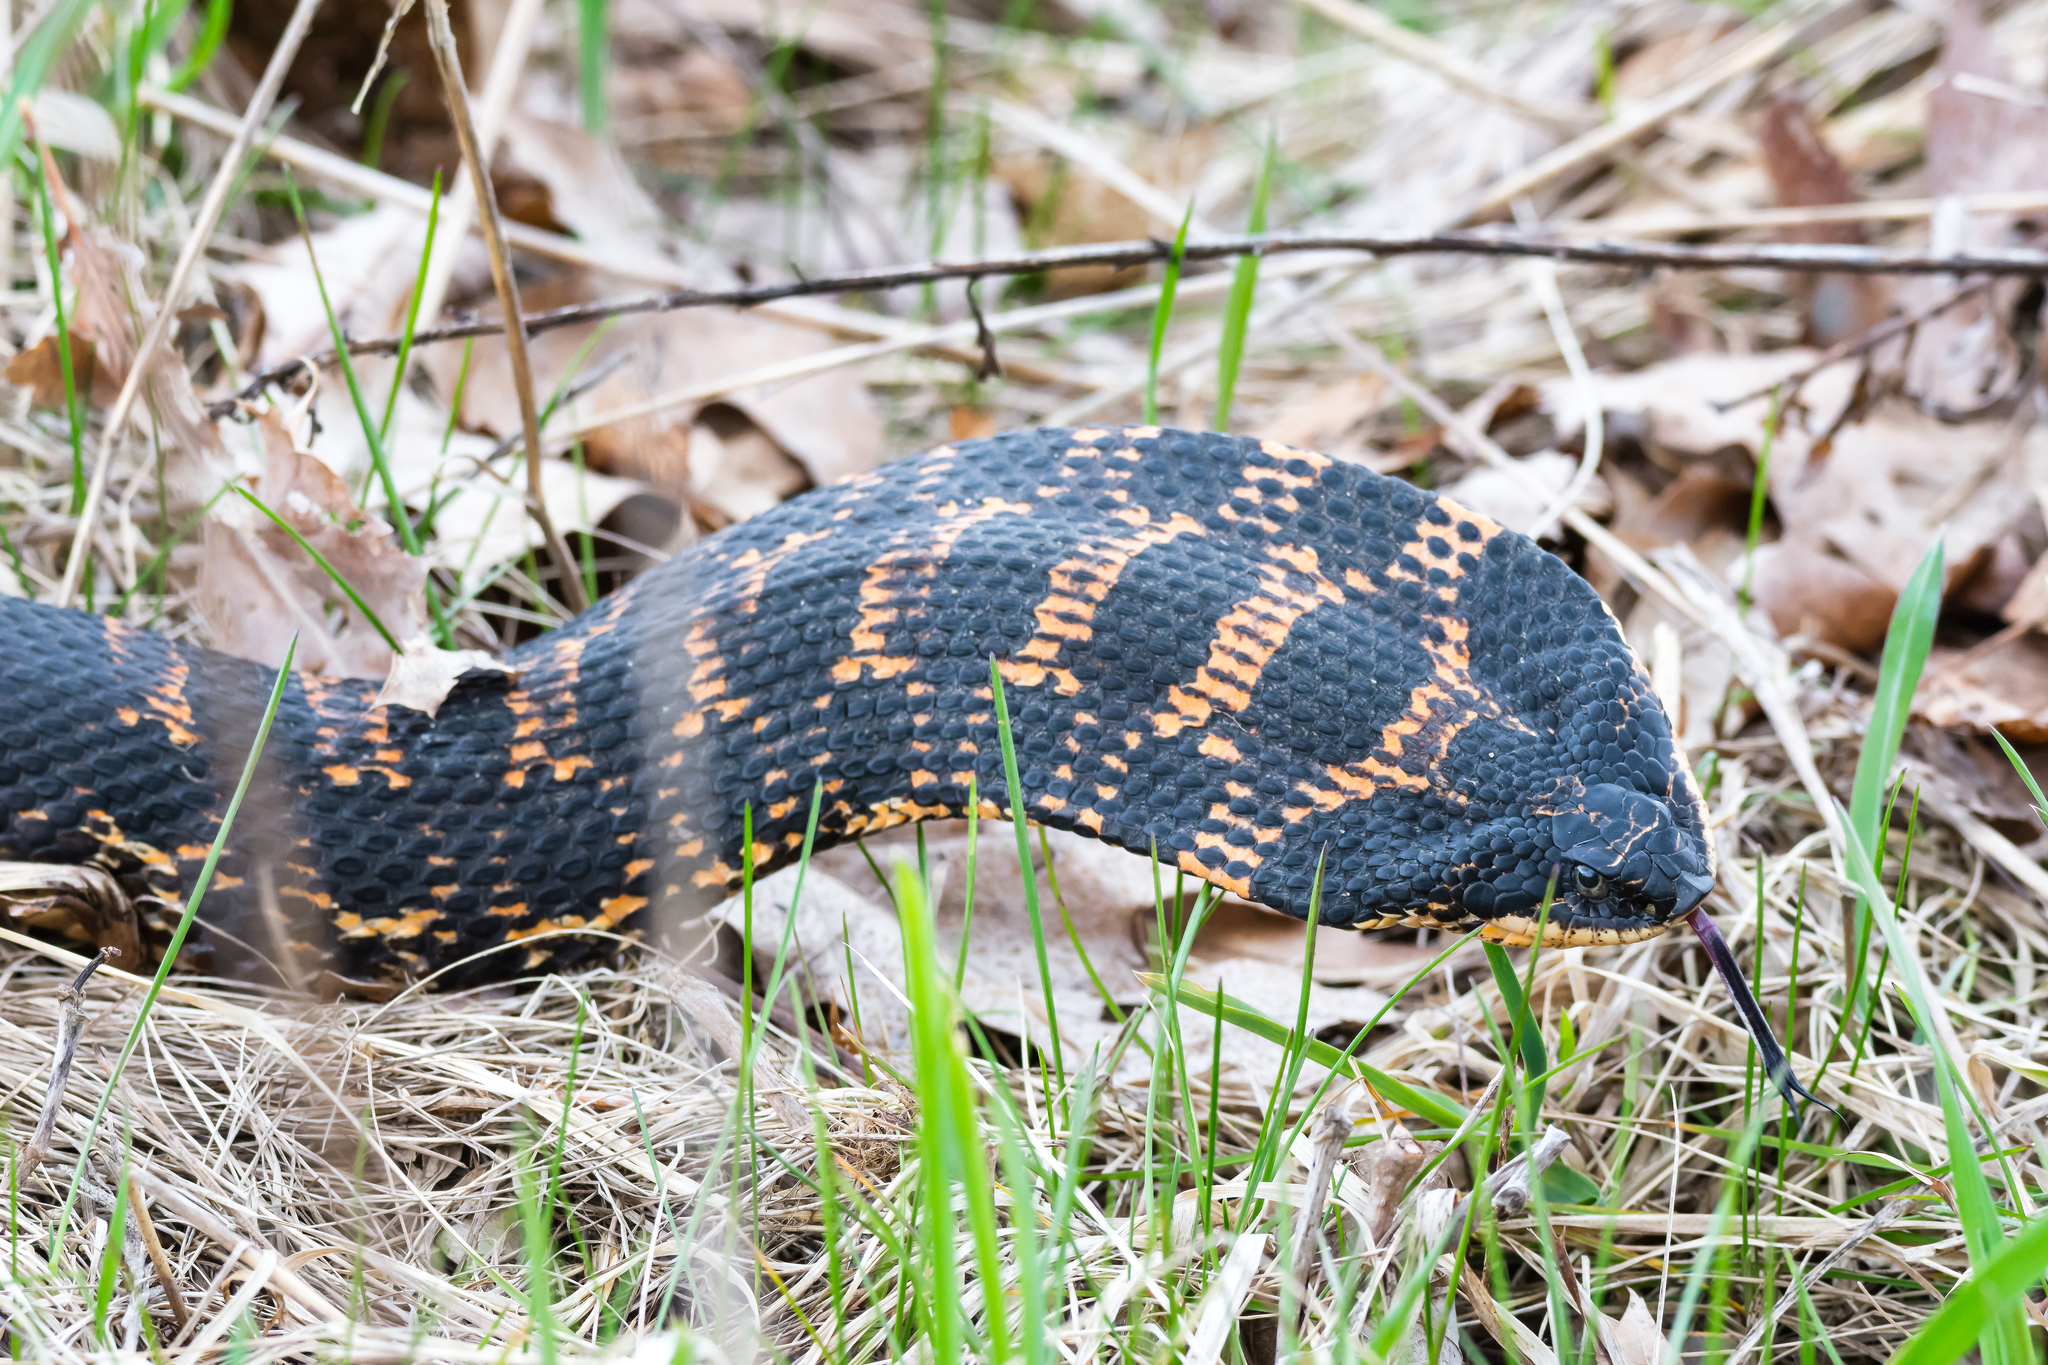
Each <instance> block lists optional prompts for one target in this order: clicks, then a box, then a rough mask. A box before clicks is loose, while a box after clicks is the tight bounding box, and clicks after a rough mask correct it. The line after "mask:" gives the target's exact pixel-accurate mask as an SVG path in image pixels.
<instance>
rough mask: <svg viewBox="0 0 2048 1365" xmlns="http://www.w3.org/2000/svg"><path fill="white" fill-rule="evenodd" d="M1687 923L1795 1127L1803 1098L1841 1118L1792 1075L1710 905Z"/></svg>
mask: <svg viewBox="0 0 2048 1365" xmlns="http://www.w3.org/2000/svg"><path fill="white" fill-rule="evenodd" d="M1685 922H1686V923H1687V924H1689V925H1691V926H1692V931H1693V932H1694V933H1695V934H1698V935H1699V939H1700V945H1701V946H1702V947H1704V948H1705V949H1706V950H1707V958H1708V960H1709V961H1711V962H1712V963H1713V964H1714V970H1715V971H1717V972H1719V973H1720V974H1721V980H1722V982H1723V984H1725V985H1726V986H1727V987H1728V994H1729V995H1731V996H1733V997H1734V999H1735V1010H1736V1013H1738V1014H1740V1015H1741V1016H1742V1025H1743V1027H1744V1028H1746V1029H1748V1030H1749V1036H1750V1038H1751V1039H1752V1040H1753V1041H1754V1042H1755V1043H1756V1051H1757V1055H1758V1056H1759V1057H1761V1058H1763V1062H1764V1074H1765V1075H1766V1076H1769V1077H1770V1078H1771V1084H1772V1085H1774V1086H1776V1087H1777V1090H1778V1094H1779V1095H1781V1096H1782V1097H1783V1098H1784V1100H1785V1105H1786V1107H1787V1108H1789V1109H1790V1110H1791V1111H1792V1123H1793V1126H1794V1127H1795V1128H1796V1127H1797V1126H1798V1125H1799V1123H1800V1122H1801V1120H1802V1119H1803V1118H1804V1115H1802V1114H1801V1113H1800V1110H1799V1101H1800V1100H1801V1099H1806V1100H1811V1101H1813V1102H1814V1103H1815V1104H1817V1105H1819V1106H1820V1107H1821V1108H1823V1109H1825V1110H1827V1111H1828V1112H1829V1113H1830V1114H1833V1115H1834V1116H1835V1117H1836V1118H1838V1119H1839V1118H1841V1117H1842V1112H1841V1110H1839V1109H1837V1108H1835V1107H1834V1106H1833V1105H1832V1104H1829V1103H1828V1102H1827V1101H1826V1100H1824V1099H1821V1098H1820V1097H1819V1096H1818V1095H1815V1094H1813V1093H1812V1092H1811V1091H1809V1090H1808V1089H1807V1088H1806V1087H1805V1086H1803V1085H1801V1084H1800V1083H1799V1078H1798V1077H1797V1076H1795V1075H1793V1074H1792V1063H1791V1062H1789V1061H1787V1060H1786V1059H1785V1050H1784V1049H1783V1048H1781V1047H1779V1046H1778V1040H1777V1038H1776V1037H1774V1036H1773V1035H1772V1033H1771V1021H1770V1020H1769V1019H1766V1018H1765V1017H1764V1007H1763V1006H1762V1005H1760V1004H1758V1003H1757V998H1756V993H1755V992H1754V991H1752V990H1750V988H1749V982H1748V981H1747V980H1745V979H1744V978H1743V975H1742V968H1741V967H1740V966H1739V965H1738V964H1737V963H1736V961H1735V954H1734V953H1733V952H1731V951H1730V950H1729V948H1728V940H1727V939H1725V938H1722V937H1721V931H1720V930H1719V929H1718V928H1716V927H1715V925H1714V921H1713V920H1712V918H1710V917H1709V916H1708V914H1707V907H1706V906H1704V905H1695V906H1694V907H1693V908H1692V909H1691V910H1690V911H1688V912H1687V913H1686V916H1685ZM1844 1122H1847V1120H1844Z"/></svg>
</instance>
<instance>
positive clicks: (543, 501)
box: [414, 0, 590, 612]
mask: <svg viewBox="0 0 2048 1365" xmlns="http://www.w3.org/2000/svg"><path fill="white" fill-rule="evenodd" d="M427 33H428V35H429V37H430V39H431V40H432V41H431V43H430V45H431V46H432V47H433V49H434V64H435V65H436V66H437V67H439V68H440V71H441V84H442V87H443V88H444V89H445V90H446V91H447V92H448V113H449V119H450V121H451V122H452V123H453V124H454V125H455V138H456V141H457V142H459V143H460V144H461V145H462V158H463V160H464V161H466V162H468V163H469V181H470V185H471V188H472V189H473V191H474V193H475V195H476V203H477V225H478V226H479V227H481V228H482V229H483V237H484V245H485V247H487V248H489V251H490V257H491V282H492V283H493V284H494V285H496V286H497V291H498V306H499V309H500V310H501V311H502V312H503V313H504V315H505V316H506V317H508V318H516V317H519V316H520V311H519V282H518V281H517V280H515V279H513V278H512V259H511V256H510V255H509V254H508V252H507V249H506V246H505V227H504V224H503V222H502V221H501V220H500V217H499V214H498V196H497V193H496V192H495V191H494V190H493V189H492V188H491V172H490V167H489V166H488V165H486V164H485V162H484V159H483V154H482V150H481V148H480V146H479V144H478V142H477V135H476V126H475V124H474V123H473V122H472V121H471V120H470V113H469V91H468V87H466V86H465V85H464V84H463V83H462V58H461V55H460V54H459V53H457V52H456V50H455V30H454V28H453V27H452V26H451V24H450V23H449V20H448V0H427ZM504 332H505V354H506V356H507V358H508V359H509V360H510V361H511V363H512V387H513V389H514V391H515V392H517V393H518V395H519V422H520V425H521V427H522V428H523V429H524V430H525V432H526V491H527V496H528V510H529V511H530V512H531V513H532V514H533V519H534V522H535V523H536V524H537V525H538V526H539V527H540V533H541V538H542V539H544V540H545V541H546V542H547V546H548V553H549V554H550V555H552V556H554V560H555V564H556V567H557V568H558V569H559V570H560V573H559V574H558V575H557V576H558V577H559V578H560V580H561V584H562V596H563V598H564V599H565V600H566V601H567V602H568V604H569V609H570V610H571V611H579V612H580V611H582V610H583V609H584V608H586V607H588V606H589V605H590V598H589V595H588V594H586V593H585V592H584V591H583V577H582V575H581V574H579V573H577V572H576V559H575V557H574V556H573V555H571V554H570V553H569V542H568V541H566V540H564V539H563V538H562V533H561V531H560V530H558V529H557V528H556V526H555V519H554V518H553V517H552V516H550V515H549V514H548V503H547V496H546V494H545V492H544V491H543V489H542V487H541V444H540V409H539V408H538V407H537V406H536V405H535V403H534V399H533V366H532V363H531V362H530V361H529V359H528V358H527V354H526V336H525V333H524V331H523V329H521V328H518V327H506V328H505V329H504ZM414 343H415V344H418V337H417V335H416V336H415V337H414Z"/></svg>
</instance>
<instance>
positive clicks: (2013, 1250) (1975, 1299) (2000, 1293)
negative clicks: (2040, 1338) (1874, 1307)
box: [1891, 1218, 2048, 1365]
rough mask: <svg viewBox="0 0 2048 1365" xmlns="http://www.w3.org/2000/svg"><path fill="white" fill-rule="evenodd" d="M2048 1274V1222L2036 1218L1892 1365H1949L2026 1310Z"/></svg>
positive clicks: (1983, 1267) (1965, 1285)
mask: <svg viewBox="0 0 2048 1365" xmlns="http://www.w3.org/2000/svg"><path fill="white" fill-rule="evenodd" d="M2044 1270H2048V1218H2036V1219H2035V1220H2034V1221H2033V1222H2031V1223H2029V1224H2027V1226H2026V1227H2025V1228H2023V1229H2021V1231H2020V1233H2019V1235H2018V1236H2017V1237H2014V1238H2013V1239H2012V1240H2011V1241H2010V1242H2007V1243H2006V1244H2005V1245H2004V1246H2003V1247H2001V1248H2000V1249H1999V1250H1998V1252H1997V1253H1996V1254H1995V1255H1993V1256H1991V1257H1990V1258H1989V1259H1988V1260H1986V1261H1985V1262H1984V1263H1983V1264H1981V1265H1979V1266H1977V1267H1976V1268H1975V1269H1974V1270H1972V1271H1971V1272H1970V1274H1969V1276H1968V1277H1967V1278H1966V1279H1964V1280H1963V1282H1962V1283H1961V1284H1959V1285H1957V1286H1956V1287H1955V1288H1954V1289H1953V1290H1951V1291H1950V1293H1949V1296H1948V1298H1947V1299H1945V1300H1944V1301H1943V1302H1942V1305H1941V1307H1940V1308H1938V1309H1936V1310H1935V1312H1934V1316H1932V1317H1930V1318H1928V1319H1927V1321H1926V1322H1924V1323H1922V1324H1921V1325H1920V1330H1919V1331H1917V1332H1915V1333H1914V1334H1913V1335H1912V1336H1911V1337H1910V1338H1908V1339H1907V1341H1906V1344H1905V1345H1904V1346H1901V1347H1900V1348H1899V1353H1898V1354H1897V1355H1895V1356H1893V1357H1892V1361H1891V1365H1949V1362H1951V1361H1954V1360H1960V1359H1962V1357H1963V1356H1964V1354H1965V1353H1967V1352H1968V1351H1969V1349H1970V1348H1971V1347H1972V1346H1975V1345H1976V1344H1977V1340H1978V1338H1979V1337H1980V1336H1981V1335H1982V1334H1983V1332H1984V1329H1985V1326H1986V1324H1988V1323H1989V1322H1991V1321H1992V1320H1993V1319H1995V1318H1997V1317H1999V1316H2001V1315H2004V1314H2010V1313H2013V1312H2015V1311H2023V1310H2022V1309H2021V1303H2020V1301H2021V1299H2022V1297H2023V1296H2024V1295H2025V1294H2026V1293H2027V1292H2028V1291H2029V1290H2031V1289H2032V1288H2033V1287H2034V1286H2035V1285H2037V1284H2039V1283H2040V1281H2041V1275H2042V1272H2043V1271H2044Z"/></svg>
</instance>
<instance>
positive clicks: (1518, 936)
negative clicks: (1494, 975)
mask: <svg viewBox="0 0 2048 1365" xmlns="http://www.w3.org/2000/svg"><path fill="white" fill-rule="evenodd" d="M1678 923H1679V921H1677V920H1675V919H1674V920H1672V921H1671V922H1670V923H1669V924H1646V925H1643V926H1642V927H1640V928H1636V929H1609V928H1604V927H1602V926H1600V925H1594V924H1575V925H1569V926H1567V925H1563V924H1559V923H1558V922H1557V921H1555V920H1550V921H1547V922H1545V923H1544V924H1543V946H1544V947H1546V948H1607V947H1612V946H1614V945H1616V944H1620V943H1641V942H1642V941H1643V940H1644V939H1646V938H1656V937H1657V936H1658V935H1660V934H1663V933H1667V932H1668V931H1670V930H1671V929H1672V928H1674V927H1675V926H1676V925H1677V924H1678ZM1536 927H1537V921H1536V920H1535V919H1533V918H1531V917H1530V916H1528V915H1503V916H1502V917H1501V918H1499V919H1495V920H1488V921H1487V922H1486V923H1485V924H1484V925H1482V926H1481V927H1480V930H1479V936H1480V937H1481V938H1484V939H1486V940H1488V941H1489V942H1492V943H1501V944H1505V945H1507V946H1508V947H1510V948H1526V947H1528V946H1529V945H1530V944H1532V943H1534V942H1535V941H1536Z"/></svg>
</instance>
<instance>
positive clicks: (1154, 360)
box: [1145, 200, 1195, 426]
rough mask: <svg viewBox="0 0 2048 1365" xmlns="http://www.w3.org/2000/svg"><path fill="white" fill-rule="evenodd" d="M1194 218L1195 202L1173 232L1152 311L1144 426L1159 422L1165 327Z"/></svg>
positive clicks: (1178, 282)
mask: <svg viewBox="0 0 2048 1365" xmlns="http://www.w3.org/2000/svg"><path fill="white" fill-rule="evenodd" d="M1194 220H1195V205H1194V201H1193V200H1190V201H1188V211H1187V212H1186V213H1185V214H1183V215H1182V217H1181V220H1180V231H1179V232H1176V233H1174V234H1173V250H1172V251H1171V252H1170V253H1169V254H1168V255H1167V257H1166V273H1165V275H1164V276H1163V277H1162V278H1161V279H1160V281H1159V304H1158V306H1157V307H1155V308H1154V309H1153V310H1152V346H1151V350H1150V351H1149V352H1148V356H1147V359H1146V361H1145V425H1147V426H1156V425H1157V424H1158V422H1159V356H1160V353H1161V352H1162V351H1164V350H1165V349H1166V328H1167V324H1168V323H1170V322H1171V321H1172V320H1173V295H1174V291H1175V290H1177V289H1179V288H1180V265H1181V256H1182V254H1183V253H1185V252H1186V251H1187V249H1188V224H1189V223H1192V222H1193V221H1194Z"/></svg>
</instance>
